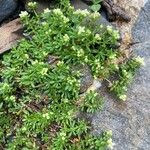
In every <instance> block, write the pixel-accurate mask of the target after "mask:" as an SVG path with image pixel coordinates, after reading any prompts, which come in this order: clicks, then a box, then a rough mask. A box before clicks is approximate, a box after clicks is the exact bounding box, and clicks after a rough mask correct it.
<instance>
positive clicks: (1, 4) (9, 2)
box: [0, 0, 17, 22]
mask: <svg viewBox="0 0 150 150" xmlns="http://www.w3.org/2000/svg"><path fill="white" fill-rule="evenodd" d="M16 8H17V1H15V0H0V22H2V21H3V20H4V19H7V18H8V17H9V16H10V15H12V14H13V13H14V11H15V10H16Z"/></svg>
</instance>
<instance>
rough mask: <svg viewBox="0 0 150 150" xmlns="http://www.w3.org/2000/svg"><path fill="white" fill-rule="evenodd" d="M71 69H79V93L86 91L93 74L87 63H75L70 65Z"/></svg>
mask: <svg viewBox="0 0 150 150" xmlns="http://www.w3.org/2000/svg"><path fill="white" fill-rule="evenodd" d="M72 70H73V71H80V73H81V79H80V94H82V93H84V92H86V91H87V89H88V88H89V87H90V86H91V85H92V84H93V76H92V74H91V70H90V68H89V67H88V66H87V65H76V66H73V67H72Z"/></svg>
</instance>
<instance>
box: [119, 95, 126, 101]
mask: <svg viewBox="0 0 150 150" xmlns="http://www.w3.org/2000/svg"><path fill="white" fill-rule="evenodd" d="M119 98H120V99H121V100H123V101H126V100H127V95H125V94H122V95H120V96H119Z"/></svg>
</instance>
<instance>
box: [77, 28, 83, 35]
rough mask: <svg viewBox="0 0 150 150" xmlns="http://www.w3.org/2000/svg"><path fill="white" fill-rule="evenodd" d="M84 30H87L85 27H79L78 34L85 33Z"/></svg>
mask: <svg viewBox="0 0 150 150" xmlns="http://www.w3.org/2000/svg"><path fill="white" fill-rule="evenodd" d="M84 32H85V27H81V26H79V27H78V35H81V34H82V33H84Z"/></svg>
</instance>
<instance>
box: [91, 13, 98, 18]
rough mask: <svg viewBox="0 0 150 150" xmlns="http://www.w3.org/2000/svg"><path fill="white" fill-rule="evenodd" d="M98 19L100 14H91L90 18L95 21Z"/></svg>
mask: <svg viewBox="0 0 150 150" xmlns="http://www.w3.org/2000/svg"><path fill="white" fill-rule="evenodd" d="M99 17H100V13H98V12H94V13H91V18H93V19H97V18H99Z"/></svg>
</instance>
